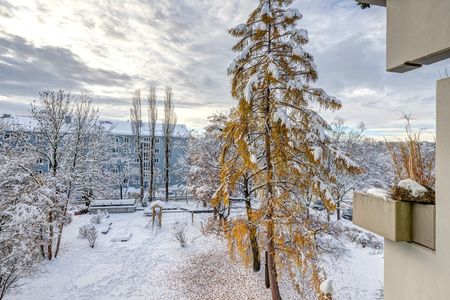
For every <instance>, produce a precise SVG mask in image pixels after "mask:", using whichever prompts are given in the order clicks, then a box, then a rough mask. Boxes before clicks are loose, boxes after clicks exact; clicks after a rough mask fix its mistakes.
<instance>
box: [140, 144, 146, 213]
mask: <svg viewBox="0 0 450 300" xmlns="http://www.w3.org/2000/svg"><path fill="white" fill-rule="evenodd" d="M139 151H140V153H139V177H140V178H139V183H140V185H141V192H140V194H139V199H140V200H141V204H142V206H146V205H145V203H144V155H143V153H142V151H143V149H142V145H140V150H139Z"/></svg>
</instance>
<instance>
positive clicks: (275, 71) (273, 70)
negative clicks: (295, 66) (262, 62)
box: [268, 62, 280, 80]
mask: <svg viewBox="0 0 450 300" xmlns="http://www.w3.org/2000/svg"><path fill="white" fill-rule="evenodd" d="M268 70H269V73H270V74H272V76H273V78H275V79H276V80H278V79H279V78H280V72H279V71H278V67H277V65H276V64H275V63H273V62H271V63H270V64H269V67H268Z"/></svg>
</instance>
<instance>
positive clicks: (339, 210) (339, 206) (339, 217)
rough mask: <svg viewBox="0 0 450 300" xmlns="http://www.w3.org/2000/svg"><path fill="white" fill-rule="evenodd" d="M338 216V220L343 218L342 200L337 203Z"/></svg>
mask: <svg viewBox="0 0 450 300" xmlns="http://www.w3.org/2000/svg"><path fill="white" fill-rule="evenodd" d="M336 218H337V220H338V221H339V220H340V219H341V201H338V203H336Z"/></svg>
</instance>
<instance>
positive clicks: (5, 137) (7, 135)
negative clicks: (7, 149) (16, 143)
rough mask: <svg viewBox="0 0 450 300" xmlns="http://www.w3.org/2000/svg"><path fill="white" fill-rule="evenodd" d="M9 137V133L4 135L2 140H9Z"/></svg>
mask: <svg viewBox="0 0 450 300" xmlns="http://www.w3.org/2000/svg"><path fill="white" fill-rule="evenodd" d="M10 137H11V134H10V133H5V134H4V135H3V139H4V140H9V138H10Z"/></svg>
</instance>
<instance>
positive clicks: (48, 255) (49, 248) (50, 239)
mask: <svg viewBox="0 0 450 300" xmlns="http://www.w3.org/2000/svg"><path fill="white" fill-rule="evenodd" d="M48 223H50V225H49V240H48V244H47V257H48V260H52V257H53V254H52V246H53V243H52V241H53V214H52V213H49V214H48Z"/></svg>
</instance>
